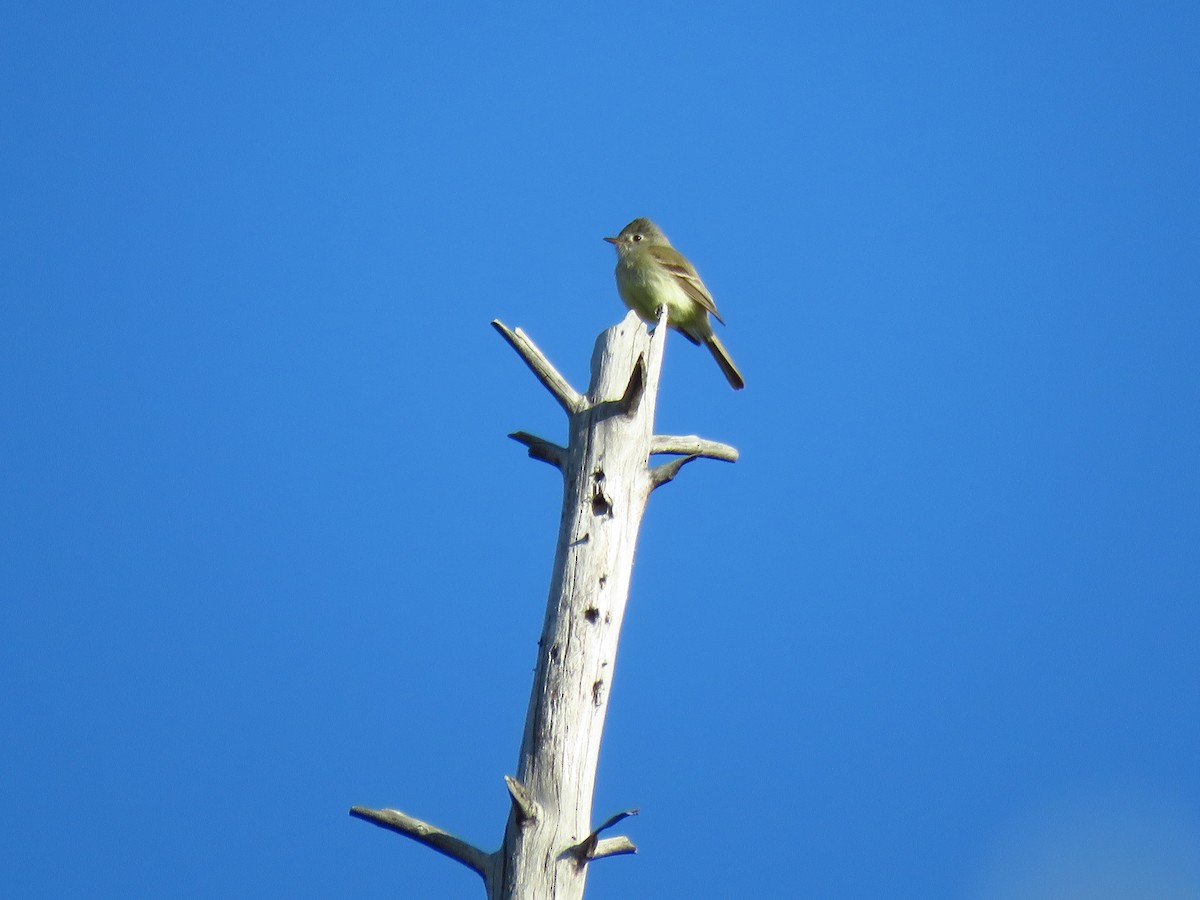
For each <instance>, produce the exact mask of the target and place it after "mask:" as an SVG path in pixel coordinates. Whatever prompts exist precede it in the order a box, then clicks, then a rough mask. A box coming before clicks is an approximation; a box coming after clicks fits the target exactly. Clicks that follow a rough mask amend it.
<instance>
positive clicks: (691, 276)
mask: <svg viewBox="0 0 1200 900" xmlns="http://www.w3.org/2000/svg"><path fill="white" fill-rule="evenodd" d="M605 240H606V241H608V242H609V243H610V244H612V245H613V246H615V247H616V248H617V269H616V276H617V292H618V293H619V294H620V295H621V300H622V301H623V302H624V303H625V305H626V306H628V307H629V308H630V309H632V310H633V311H634V312H636V313H637V314H638V316H640V317H641V318H642V319H643V320H644V321H646V322H656V321H657V320H658V309H659V307H660V306H666V307H667V314H668V319H667V321H668V323H669V324H670V326H671V327H672V328H674V329H676V330H677V331H678V332H679V333H680V334H682V335H683V336H684V337H686V338H687V339H688V340H689V341H691V342H692V343H693V344H704V345H705V346H706V347H708V350H709V352H710V353H712V356H713V359H715V360H716V361H717V365H719V366H720V367H721V371H722V372H723V373H724V374H725V378H726V380H728V382H729V385H730V387H732V388H733V389H734V390H735V391H740V390H741V389H742V388H744V387H745V386H746V382H745V380H744V379H743V378H742V373H741V372H739V371H738V369H737V366H735V365H734V364H733V360H732V359H730V357H729V353H728V352H727V351H726V350H725V347H724V345H722V343H721V341H720V340H719V339H718V338H717V336H716V335H715V334H714V333H713V327H712V322H710V321H709V319H708V317H709V314H712V316H713V317H714V318H716V320H717V321H718V322H721V324H724V320H723V319H722V318H721V316H720V315H719V314H718V313H717V305H716V304H715V303H714V302H713V298H712V294H710V293H709V292H708V288H706V287H705V286H704V282H703V281H701V280H700V275H699V273H697V272H696V268H695V267H694V266H693V265H692V264H691V263H690V262H688V260H687V257H685V256H684V255H683V254H682V253H680V252H679V251H678V250H676V249H675V248H674V247H672V246H671V242H670V241H669V240H667V236H666V235H665V234H663V233H662V231H660V230H659V228H658V226H657V225H655V224H654V223H653V222H651V221H650V220H649V219H634V220H633V221H632V222H630V223H629V224H628V225H626V226H625V227H624V228H623V229H622V230H621V233H620V234H619V235H617V236H616V237H615V238H611V237H610V238H605Z"/></svg>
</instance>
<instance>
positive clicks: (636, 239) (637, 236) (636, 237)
mask: <svg viewBox="0 0 1200 900" xmlns="http://www.w3.org/2000/svg"><path fill="white" fill-rule="evenodd" d="M633 239H634V240H635V241H640V240H641V239H642V236H641V235H640V234H635V235H634V236H633Z"/></svg>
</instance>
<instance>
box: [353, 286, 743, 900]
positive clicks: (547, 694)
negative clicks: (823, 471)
mask: <svg viewBox="0 0 1200 900" xmlns="http://www.w3.org/2000/svg"><path fill="white" fill-rule="evenodd" d="M492 324H493V326H495V328H496V330H497V331H499V332H500V333H501V335H503V336H504V338H505V340H506V341H508V343H509V344H510V345H511V346H512V347H513V349H514V350H516V351H517V353H518V354H519V355H520V356H521V357H522V359H524V360H525V363H526V364H527V365H528V366H529V368H530V369H531V370H532V371H533V372H534V374H535V375H536V376H537V378H538V380H539V381H540V382H541V383H542V384H543V385H544V386H545V387H546V388H547V389H548V390H549V391H550V393H551V394H552V395H553V396H554V398H555V399H556V400H557V401H558V403H559V405H560V406H562V408H563V409H564V410H565V411H566V412H567V413H568V415H569V424H568V435H569V440H568V443H567V446H566V447H561V446H559V445H557V444H554V443H552V442H550V441H547V440H545V439H543V438H540V437H537V436H536V435H532V434H529V433H527V432H522V431H519V432H514V433H513V434H511V435H510V437H512V438H513V439H514V440H516V441H518V442H520V443H521V444H523V445H525V446H526V447H527V448H528V449H529V455H530V456H531V457H533V458H534V459H540V460H543V461H545V462H548V463H550V464H551V465H553V466H555V467H556V468H557V469H559V471H561V472H562V475H563V507H562V515H561V518H560V524H559V534H558V542H557V547H556V550H555V556H554V569H553V572H552V575H551V582H550V591H549V597H548V600H547V604H546V617H545V620H544V623H543V627H542V635H541V639H540V640H539V641H538V659H537V668H536V671H535V674H534V680H533V689H532V692H531V695H530V700H529V711H528V714H527V716H526V719H525V731H524V735H523V737H522V739H521V749H520V754H519V760H518V767H517V775H516V777H512V776H505V782H506V784H507V786H508V791H509V795H510V798H511V800H512V806H511V809H510V812H509V817H508V824H507V826H506V828H505V832H504V841H503V843H502V845H501V846H500V848H499V849H498V850H496V851H495V852H494V853H491V854H485V853H483V852H482V851H480V850H478V849H477V848H475V847H472V846H471V845H469V844H467V843H466V842H464V841H462V840H460V839H458V838H456V837H454V836H453V835H450V834H448V833H447V832H444V831H442V830H441V829H437V828H434V827H433V826H431V825H428V824H426V823H424V822H422V821H420V820H419V819H414V818H412V817H411V816H408V815H407V814H405V813H401V812H399V811H397V810H392V809H384V810H370V809H365V808H362V807H355V808H354V809H353V810H351V813H352V815H355V816H357V817H359V818H362V819H366V820H367V821H371V822H374V823H375V824H377V825H380V826H382V827H384V828H389V829H391V830H393V831H397V832H399V833H400V834H404V835H406V836H408V837H411V838H413V839H414V840H417V841H420V842H421V843H423V844H426V845H427V846H430V847H432V848H433V849H435V850H437V851H439V852H441V853H444V854H446V855H447V856H450V857H451V858H454V859H457V860H458V861H459V862H462V863H463V864H464V865H467V866H468V867H470V868H471V869H473V870H474V871H476V872H478V873H479V874H480V875H482V876H483V880H484V883H485V886H486V889H487V896H488V898H489V900H578V898H581V897H582V896H583V890H584V885H585V883H586V879H587V867H588V864H589V863H590V862H591V861H592V860H596V859H600V858H602V857H605V856H616V855H620V854H625V853H635V852H636V851H637V848H636V847H634V845H633V842H632V841H630V840H629V838H627V837H623V836H618V837H609V838H601V837H600V832H602V831H604V830H606V829H607V828H609V827H611V826H612V825H614V824H616V823H617V822H619V821H621V820H622V819H624V818H625V817H626V816H629V815H632V814H634V813H636V812H637V811H636V810H630V811H627V812H622V813H618V814H616V815H614V816H611V817H610V818H609V819H608V820H607V821H605V822H604V823H602V824H601V825H600V826H599V827H597V828H595V829H593V828H592V827H591V824H590V823H591V814H592V793H593V789H594V786H595V780H596V767H597V764H598V761H599V757H600V740H601V736H602V734H603V731H604V720H605V715H606V713H607V710H608V700H609V696H610V693H611V689H612V683H613V672H614V669H615V666H616V656H617V644H618V641H619V639H620V633H621V622H622V620H623V619H624V615H625V603H626V600H627V599H628V596H629V582H630V578H631V575H632V571H633V559H634V552H635V549H636V546H637V536H638V531H639V528H640V526H641V519H642V513H643V511H644V509H645V506H646V501H647V499H648V498H649V496H650V492H651V491H653V490H654V488H656V487H658V486H659V485H661V484H665V483H666V482H668V481H670V480H671V479H672V478H674V477H675V476H676V474H677V473H678V472H679V470H680V468H681V467H682V466H683V465H684V464H685V463H688V462H690V461H691V460H693V459H696V458H698V457H708V458H711V459H721V460H727V461H730V462H732V461H734V460H736V459H737V455H738V454H737V450H736V449H734V448H733V447H729V446H727V445H725V444H719V443H717V442H715V441H708V440H704V439H702V438H699V437H696V436H694V435H688V436H683V437H680V436H661V435H660V436H655V435H654V409H655V404H656V402H657V398H658V382H659V375H660V372H661V370H662V358H663V346H664V342H665V341H666V337H667V327H666V325H667V320H666V310H665V309H664V310H662V311H660V318H659V322H658V325H657V327H656V328H655V330H654V332H653V334H651V333H650V332H648V331H647V329H646V327H645V325H643V324H642V322H641V321H640V320H639V319H638V318H637V316H636V315H635V314H634V313H632V312H631V313H629V315H627V316H626V317H625V319H624V320H623V321H622V322H621V323H620V324H619V325H616V326H614V327H613V328H610V329H608V330H607V331H605V332H604V333H603V334H601V335H600V337H599V338H598V339H597V341H596V347H595V350H594V351H593V354H592V367H591V383H590V385H589V387H588V390H587V393H586V394H579V393H578V392H576V391H575V389H574V388H572V387H571V385H570V384H569V383H568V382H567V380H566V379H565V378H563V377H562V375H560V374H559V373H558V371H557V370H556V369H555V368H554V366H553V365H552V364H551V363H550V361H549V360H548V359H547V358H546V356H545V355H544V354H543V353H542V352H541V350H539V349H538V348H537V346H536V345H534V344H533V342H532V341H530V340H529V339H528V338H527V337H526V336H525V335H524V333H522V332H521V331H520V329H517V330H516V331H512V330H509V329H508V328H507V327H506V326H504V325H503V324H501V323H500V322H493V323H492ZM651 454H676V455H682V456H681V458H680V459H676V460H674V461H672V462H670V463H665V464H659V465H656V466H654V467H651V466H650V464H649V462H650V456H651Z"/></svg>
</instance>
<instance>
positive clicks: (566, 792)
mask: <svg viewBox="0 0 1200 900" xmlns="http://www.w3.org/2000/svg"><path fill="white" fill-rule="evenodd" d="M666 334H667V329H666V328H664V327H660V328H658V329H657V331H656V334H655V335H654V336H651V335H650V334H649V333H647V331H646V328H645V326H644V325H642V323H641V322H640V321H639V320H638V319H637V317H636V316H634V315H632V314H631V315H629V316H627V317H626V318H625V320H624V321H623V322H621V324H619V325H617V326H616V327H614V328H611V329H609V330H608V331H606V332H604V334H602V335H601V336H600V338H599V340H598V341H597V342H596V349H595V351H594V352H593V355H592V377H591V384H590V385H589V387H588V391H587V395H586V396H585V398H584V402H583V403H582V404H580V406H579V408H578V409H577V410H576V411H575V412H574V413H572V414H571V417H570V423H569V426H568V433H569V441H568V444H567V454H566V459H565V460H563V464H562V471H563V477H564V496H563V508H562V518H561V521H560V526H559V534H558V544H557V548H556V550H555V558H554V569H553V574H552V576H551V584H550V594H549V598H548V601H547V605H546V618H545V622H544V625H543V628H542V637H541V640H540V641H539V642H538V662H537V670H536V674H535V675H534V683H533V691H532V695H531V697H530V701H529V712H528V715H527V717H526V719H525V734H524V737H523V738H522V740H521V751H520V765H519V768H518V775H517V780H518V781H519V782H520V783H521V784H523V785H524V786H525V787H526V788H527V789H528V791H529V792H530V794H531V795H532V796H533V797H534V798H535V800H536V801H537V803H538V805H539V806H540V807H541V808H542V809H543V810H544V811H545V815H543V816H542V817H540V818H537V819H525V820H520V819H519V817H517V816H516V815H511V816H510V817H509V822H508V827H507V829H506V831H505V835H504V846H503V848H502V850H501V856H502V859H501V860H500V862H502V865H501V866H500V867H499V868H498V870H497V872H496V873H495V874H496V876H497V877H496V878H495V880H494V881H492V880H489V883H488V896H489V897H490V898H492V900H534V898H537V900H550V898H554V900H571V898H578V897H582V896H583V888H584V882H585V880H586V878H587V866H586V863H587V860H588V856H586V855H584V856H581V855H579V854H577V853H575V852H572V850H573V848H575V847H576V845H579V844H580V843H581V842H584V841H586V840H587V838H588V836H589V835H590V834H591V832H592V826H591V812H592V791H593V788H594V785H595V780H596V766H597V762H598V760H599V757H600V738H601V735H602V733H603V730H604V719H605V714H606V713H607V710H608V699H609V695H610V692H611V688H612V680H613V670H614V667H615V664H616V656H617V642H618V640H619V638H620V634H621V621H622V619H623V618H624V615H625V602H626V600H627V598H628V595H629V580H630V577H631V573H632V571H633V557H634V550H635V548H636V546H637V536H638V529H639V526H640V524H641V519H642V511H643V510H644V508H645V505H646V499H647V497H649V495H650V490H651V487H652V481H651V478H650V472H649V469H648V468H647V460H648V459H649V456H650V444H651V439H652V438H653V436H654V405H655V401H656V399H657V396H658V378H659V372H660V370H661V366H662V348H663V340H664V338H665V337H666ZM594 849H595V848H594V847H591V848H589V852H590V851H591V850H594Z"/></svg>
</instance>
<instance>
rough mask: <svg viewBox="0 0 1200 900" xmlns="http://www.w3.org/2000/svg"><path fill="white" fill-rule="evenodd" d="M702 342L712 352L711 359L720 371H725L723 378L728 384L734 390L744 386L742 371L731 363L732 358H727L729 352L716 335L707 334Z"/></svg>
mask: <svg viewBox="0 0 1200 900" xmlns="http://www.w3.org/2000/svg"><path fill="white" fill-rule="evenodd" d="M704 344H705V346H707V347H708V352H709V353H711V354H712V356H713V359H715V360H716V361H717V365H718V366H720V367H721V371H722V372H724V373H725V379H726V380H727V381H728V382H729V386H730V387H731V388H733V389H734V390H735V391H740V390H741V389H742V388H744V387H745V386H746V380H745V379H744V378H742V373H741V372H739V371H738V368H737V366H735V365H734V364H733V360H732V359H730V358H729V352H728V351H727V350H726V349H725V345H724V344H722V343H721V341H720V340H719V339H718V338H717V336H716V335H715V334H710V335H708V336H707V337H706V338H705V339H704Z"/></svg>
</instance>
